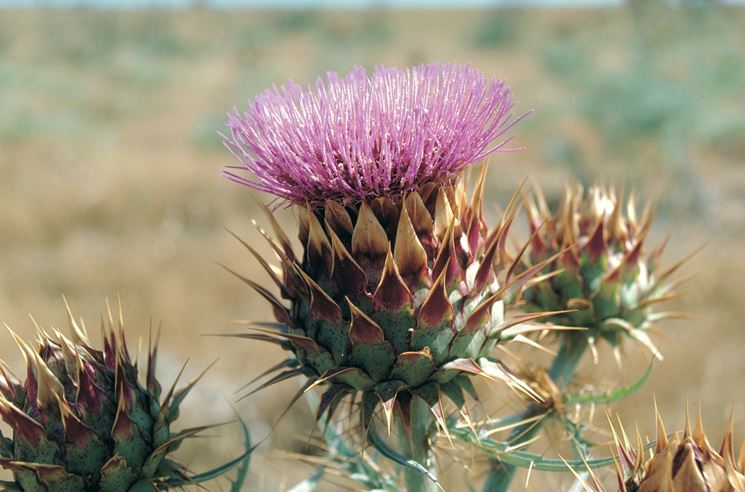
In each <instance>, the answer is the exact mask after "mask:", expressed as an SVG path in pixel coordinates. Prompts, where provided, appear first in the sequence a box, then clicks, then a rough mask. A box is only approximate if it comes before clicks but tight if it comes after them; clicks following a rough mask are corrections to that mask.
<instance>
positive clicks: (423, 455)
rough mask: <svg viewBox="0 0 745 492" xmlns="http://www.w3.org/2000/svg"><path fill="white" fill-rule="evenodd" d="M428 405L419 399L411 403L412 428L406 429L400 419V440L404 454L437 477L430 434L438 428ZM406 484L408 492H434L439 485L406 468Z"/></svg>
mask: <svg viewBox="0 0 745 492" xmlns="http://www.w3.org/2000/svg"><path fill="white" fill-rule="evenodd" d="M432 424H433V418H432V414H431V412H430V410H429V408H427V404H426V403H424V402H423V401H422V400H420V399H419V398H414V399H413V400H412V402H411V428H410V429H405V428H404V424H403V423H402V422H401V420H400V419H399V436H400V437H399V440H400V446H401V450H402V451H403V452H404V454H405V455H406V456H407V457H409V458H411V459H413V460H415V461H416V462H417V463H419V464H421V465H422V466H425V467H427V468H430V472H431V473H432V475H433V476H435V475H436V470H435V465H434V460H433V457H432V453H431V450H430V446H429V440H430V437H431V436H430V433H431V432H432V430H433V429H436V427H435V426H434V425H432ZM404 484H405V486H406V487H405V490H406V491H407V492H434V491H437V485H436V484H435V483H434V482H433V481H432V480H431V479H430V478H429V477H427V476H426V475H424V474H423V473H421V472H419V471H417V470H414V469H412V468H404Z"/></svg>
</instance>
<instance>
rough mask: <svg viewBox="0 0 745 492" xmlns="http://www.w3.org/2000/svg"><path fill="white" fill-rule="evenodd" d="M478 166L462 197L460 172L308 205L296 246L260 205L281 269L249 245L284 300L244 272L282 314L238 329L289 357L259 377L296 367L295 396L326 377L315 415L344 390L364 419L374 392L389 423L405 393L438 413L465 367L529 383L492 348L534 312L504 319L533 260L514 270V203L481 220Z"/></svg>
mask: <svg viewBox="0 0 745 492" xmlns="http://www.w3.org/2000/svg"><path fill="white" fill-rule="evenodd" d="M483 169H484V170H485V167H484V168H483ZM484 176H485V173H482V174H481V176H480V179H479V181H478V182H477V184H476V189H475V191H474V193H473V198H472V200H471V202H470V203H468V200H467V198H466V195H467V193H466V189H465V184H464V180H463V181H460V182H459V184H457V185H451V184H448V185H443V186H437V185H435V184H432V183H430V184H427V185H424V186H422V187H421V189H420V190H418V191H413V192H411V193H408V194H407V195H406V196H405V197H400V198H397V199H395V198H379V199H377V200H373V201H371V202H362V203H360V204H359V205H355V206H346V207H345V206H343V205H341V204H339V203H338V202H335V201H328V202H327V203H326V206H325V207H324V208H321V209H314V208H308V209H305V210H304V213H303V214H302V217H301V221H300V222H301V225H300V234H299V236H300V241H301V242H302V244H303V245H305V248H304V253H303V255H302V257H301V258H298V257H296V256H295V253H294V252H293V250H292V248H291V246H290V244H289V241H288V239H287V237H286V236H285V235H284V233H283V232H282V231H281V230H280V229H279V227H278V226H277V224H276V222H275V221H274V219H273V217H272V215H271V214H268V216H269V218H270V220H271V221H272V223H273V226H274V228H275V235H276V236H277V239H278V241H277V243H274V242H272V244H273V247H274V250H275V252H276V253H277V255H278V256H279V258H280V259H281V272H282V275H277V274H276V273H275V271H274V270H273V269H272V268H271V267H269V266H268V264H267V263H266V261H265V260H264V259H262V258H261V257H260V256H259V255H258V254H257V253H256V252H255V251H254V250H253V249H252V248H251V247H250V246H247V247H248V248H249V249H250V250H251V251H252V253H253V254H254V255H255V256H256V257H257V259H258V261H259V262H261V264H262V265H263V266H264V267H265V268H266V270H267V272H269V274H270V275H271V276H272V278H273V279H274V282H275V283H276V284H277V287H278V288H279V290H280V292H281V293H282V296H283V297H284V298H286V299H288V300H289V301H290V307H289V308H287V307H285V306H284V305H283V304H282V302H280V301H279V300H278V299H276V298H275V297H274V296H273V295H272V294H271V293H270V292H268V291H267V290H266V289H265V288H264V287H262V286H260V285H258V284H256V283H255V282H253V281H252V280H249V279H245V278H244V279H243V280H244V281H245V282H247V283H248V284H250V285H251V286H252V287H253V288H254V289H256V290H257V291H258V292H259V293H260V294H262V295H263V296H264V297H265V298H267V299H268V300H269V301H270V302H271V304H272V306H273V308H274V313H275V316H276V318H277V320H278V321H279V325H278V327H277V328H276V329H269V328H261V327H254V328H253V330H254V333H250V334H246V335H243V336H245V337H246V338H254V339H259V340H263V341H269V342H274V343H277V344H279V345H281V346H282V347H284V348H285V349H287V350H289V351H291V352H292V353H293V354H294V357H293V358H291V359H290V360H288V361H285V362H283V363H282V364H280V365H278V366H277V367H275V368H273V369H271V370H270V371H269V372H272V371H282V372H279V373H278V374H277V375H275V376H274V377H272V378H271V379H270V380H269V381H267V382H266V383H264V384H263V385H261V386H260V387H259V389H260V388H262V387H266V386H268V385H271V384H274V383H276V382H279V381H283V380H285V379H288V378H291V377H294V376H299V375H305V376H307V377H308V382H307V384H306V385H305V387H304V388H303V389H301V391H300V393H298V395H297V396H300V395H301V394H302V391H304V390H305V389H307V388H308V387H310V386H312V385H317V384H320V383H325V384H327V385H328V389H327V390H326V392H325V393H324V395H323V397H322V401H321V404H320V407H319V410H318V414H319V418H320V416H322V415H323V414H324V413H325V412H327V411H328V413H329V414H331V413H333V411H334V409H335V408H336V407H337V405H338V404H339V402H340V401H341V400H342V399H343V397H344V396H345V395H350V394H356V393H357V392H361V393H362V394H363V398H362V405H361V409H362V426H363V428H367V426H368V425H369V424H370V419H371V417H372V414H373V411H374V410H375V408H376V406H377V404H378V402H382V404H383V409H384V414H385V416H386V418H387V420H388V424H389V425H390V419H391V415H392V413H393V410H394V408H395V409H397V410H399V411H400V412H401V413H400V415H402V416H403V418H404V422H405V421H406V419H407V418H408V411H409V404H410V402H411V399H412V398H413V397H418V398H421V399H422V400H424V401H425V402H426V403H427V405H428V406H429V407H430V408H431V410H432V412H433V413H434V415H435V417H436V418H437V419H438V420H439V421H440V423H442V420H441V419H442V417H443V410H442V395H443V394H444V395H446V396H447V397H448V398H449V399H450V400H452V401H453V402H455V404H456V405H457V406H458V407H459V408H461V409H462V408H463V405H464V390H466V391H467V392H469V393H472V391H473V390H472V386H471V383H470V380H469V378H468V376H469V375H472V374H476V375H484V376H487V377H489V378H495V379H499V380H502V381H505V382H507V383H508V384H510V385H513V387H515V388H518V389H522V390H523V391H530V390H529V389H528V388H527V387H525V386H524V385H522V383H521V382H519V381H518V380H517V379H516V378H514V377H513V376H512V375H511V374H510V373H509V372H508V371H506V369H505V368H504V367H503V366H502V365H501V364H500V363H498V362H496V361H494V360H493V359H491V358H490V357H489V354H490V351H491V350H492V348H493V347H494V346H495V344H496V343H497V342H499V341H500V340H504V339H506V338H509V337H510V336H513V335H510V327H511V326H513V325H514V324H516V323H518V322H521V321H523V320H525V319H531V318H535V317H540V316H541V314H537V315H528V316H527V317H517V318H511V319H507V320H505V315H504V306H503V304H504V300H505V298H506V297H508V296H510V295H514V294H515V293H517V292H519V291H520V289H521V288H522V286H524V285H525V283H526V282H528V281H530V279H531V278H532V277H533V275H534V274H535V272H536V271H538V269H539V268H540V267H541V265H538V266H536V267H534V268H533V269H531V270H529V271H527V272H524V273H522V274H520V275H516V274H515V273H516V271H515V268H516V266H517V264H518V262H519V261H520V258H519V257H518V258H509V257H508V254H507V252H506V247H505V244H506V235H507V232H508V230H509V228H510V225H511V224H512V222H513V220H514V217H515V213H516V207H515V206H514V203H512V204H511V206H510V207H508V212H507V214H506V216H505V218H504V219H503V220H502V223H501V224H500V225H499V226H498V227H497V228H495V229H494V230H492V231H489V230H488V229H487V227H486V226H485V223H484V220H483V217H482V210H481V209H482V206H481V204H482V195H483V187H484ZM265 236H266V234H265ZM270 241H271V240H270ZM498 274H499V275H498ZM498 276H499V277H500V278H498ZM239 336H241V335H239ZM283 369H284V370H283Z"/></svg>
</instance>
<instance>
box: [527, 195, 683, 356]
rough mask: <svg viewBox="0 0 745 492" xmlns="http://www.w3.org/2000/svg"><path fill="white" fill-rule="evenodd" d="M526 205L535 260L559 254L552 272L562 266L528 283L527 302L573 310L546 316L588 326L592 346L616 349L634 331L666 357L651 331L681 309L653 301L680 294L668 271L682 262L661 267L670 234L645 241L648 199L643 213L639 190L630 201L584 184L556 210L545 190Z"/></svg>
mask: <svg viewBox="0 0 745 492" xmlns="http://www.w3.org/2000/svg"><path fill="white" fill-rule="evenodd" d="M526 210H527V213H528V218H529V223H530V228H531V232H532V239H531V252H530V256H531V261H533V262H540V261H544V260H546V259H548V258H554V259H553V260H552V261H551V264H550V266H549V267H548V268H547V269H546V272H554V273H556V274H555V275H553V276H552V277H551V278H549V279H548V280H547V281H545V282H539V283H537V284H536V285H535V286H533V287H531V288H530V289H527V290H526V292H525V296H524V297H525V300H526V301H527V303H528V307H529V308H530V309H535V310H540V311H544V310H545V311H556V310H573V312H570V313H565V314H561V315H558V316H555V317H552V318H547V321H549V322H551V323H555V324H558V325H564V326H573V327H579V328H585V329H586V330H587V331H584V332H582V333H584V334H586V336H587V338H588V341H589V342H590V346H591V348H592V349H593V352H594V349H595V341H597V340H601V339H602V340H606V341H607V342H609V343H610V344H611V346H612V347H614V348H616V349H617V348H618V347H619V345H620V344H621V343H622V342H623V340H624V338H625V337H630V338H632V339H634V340H637V341H638V342H640V343H642V344H643V345H644V346H645V347H646V348H648V349H649V350H650V351H651V352H652V353H653V354H654V355H655V356H657V357H658V358H661V355H660V353H659V351H658V350H657V348H656V347H655V345H654V344H653V342H652V341H651V339H650V337H649V332H650V329H651V328H652V327H653V325H654V322H655V321H657V320H660V319H662V318H664V317H670V316H674V315H676V313H656V312H654V307H655V305H656V304H658V303H660V302H663V301H666V300H669V299H671V298H673V297H675V294H674V293H673V292H672V289H673V287H674V285H673V284H672V283H671V282H670V281H669V277H670V275H671V274H672V273H673V272H674V271H675V270H676V269H677V268H678V266H680V263H679V264H677V265H675V266H673V267H672V268H669V269H667V270H663V269H661V268H659V266H660V265H659V262H660V256H661V254H662V251H663V249H664V247H665V242H666V241H663V243H662V244H660V245H659V246H657V247H656V248H654V249H651V250H650V249H648V248H647V244H646V241H647V235H648V233H649V230H650V227H651V225H652V221H653V219H654V212H653V208H652V207H651V206H649V205H648V206H647V207H646V208H645V210H644V211H643V213H642V214H641V216H640V217H639V216H638V215H637V210H636V205H635V200H634V198H633V197H630V198H629V199H628V200H627V201H624V196H623V193H622V192H621V193H620V194H617V193H616V192H615V191H614V190H612V189H606V188H603V187H599V186H593V187H591V188H590V189H589V190H585V189H584V188H583V187H582V186H579V185H578V186H575V187H572V186H570V187H567V189H566V192H565V194H564V197H563V200H562V201H561V205H560V207H559V208H558V210H556V211H551V210H550V209H549V207H548V205H547V203H546V200H545V198H544V197H543V195H542V193H541V192H540V191H537V192H536V193H535V195H534V196H532V197H528V198H526ZM560 333H565V334H567V333H569V332H560ZM570 336H574V335H570ZM615 353H616V355H617V356H618V351H617V350H616V352H615ZM595 355H596V354H595Z"/></svg>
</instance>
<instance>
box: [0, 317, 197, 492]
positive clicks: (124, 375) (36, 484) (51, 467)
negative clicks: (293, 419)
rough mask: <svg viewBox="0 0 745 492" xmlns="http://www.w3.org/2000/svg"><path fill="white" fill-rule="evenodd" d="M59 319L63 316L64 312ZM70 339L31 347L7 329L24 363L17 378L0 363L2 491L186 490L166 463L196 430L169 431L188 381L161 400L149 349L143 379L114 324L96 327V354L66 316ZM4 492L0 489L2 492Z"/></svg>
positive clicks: (55, 334) (59, 337)
mask: <svg viewBox="0 0 745 492" xmlns="http://www.w3.org/2000/svg"><path fill="white" fill-rule="evenodd" d="M68 314H69V311H68ZM69 321H70V327H71V335H72V336H71V338H68V337H66V336H65V335H63V334H62V333H60V332H59V331H57V330H52V331H51V333H50V332H47V331H44V330H41V329H40V330H39V331H38V340H37V346H36V347H32V346H31V345H30V344H28V343H27V342H25V341H24V340H23V339H21V338H20V337H18V336H17V335H16V334H15V333H13V332H11V333H12V335H13V337H14V338H15V340H16V343H17V344H18V346H19V347H20V348H21V351H22V353H23V356H24V358H25V360H26V363H27V369H26V379H25V381H21V380H20V379H19V378H17V377H16V376H14V375H13V373H12V372H11V371H10V369H9V368H8V367H7V366H6V365H5V364H4V363H2V362H1V361H0V417H2V419H3V420H4V421H5V422H6V423H7V424H8V425H9V426H10V427H11V429H12V431H13V435H12V438H6V437H3V436H2V435H0V466H2V467H3V468H6V469H8V470H10V471H12V472H13V483H12V485H11V484H8V483H3V485H5V486H6V487H8V489H7V490H21V491H24V492H49V491H55V492H86V491H102V492H148V491H152V492H155V491H156V490H166V489H173V488H181V487H182V486H184V485H185V484H187V483H192V480H191V478H190V475H189V473H187V470H186V469H185V468H183V467H182V466H180V465H179V464H178V463H176V462H174V461H172V460H171V459H170V458H169V456H168V455H169V454H170V453H171V452H172V451H174V450H175V449H176V448H178V447H179V445H180V444H181V442H182V441H183V440H184V439H186V438H189V437H193V436H194V435H195V434H197V433H198V432H199V431H200V430H204V429H206V428H208V427H204V428H195V429H188V430H185V431H181V432H173V431H172V430H171V426H172V424H173V423H174V421H175V420H176V419H177V418H178V415H179V406H180V405H181V402H182V401H183V400H184V398H185V397H186V396H187V394H188V393H189V391H190V390H191V389H192V387H193V386H194V384H195V383H196V380H194V381H192V382H191V383H189V384H188V385H186V386H185V387H184V388H182V389H180V390H177V391H176V390H175V388H173V387H172V388H170V389H169V390H168V391H167V392H166V394H165V395H164V396H163V395H161V386H160V383H158V381H157V379H156V378H155V365H156V359H157V347H156V346H155V345H153V346H151V347H150V350H149V353H148V359H147V362H148V364H147V370H146V374H145V376H144V382H143V383H141V382H140V381H139V379H138V377H139V376H140V374H139V369H138V367H137V364H136V362H133V361H132V359H131V357H130V353H129V350H128V349H127V344H126V342H125V340H124V333H123V326H122V323H121V316H120V318H119V322H118V323H116V324H117V325H118V326H117V328H114V325H115V323H114V322H113V321H111V318H109V321H110V324H108V325H106V326H103V325H104V321H103V320H102V322H101V323H102V331H103V332H104V333H105V338H104V348H103V350H99V349H97V348H95V347H94V346H93V345H92V344H91V342H90V341H89V339H88V337H87V334H86V331H85V327H84V325H83V324H82V322H78V321H76V320H75V319H74V318H73V316H72V314H70V315H69ZM4 490H5V489H4Z"/></svg>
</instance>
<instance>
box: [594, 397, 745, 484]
mask: <svg viewBox="0 0 745 492" xmlns="http://www.w3.org/2000/svg"><path fill="white" fill-rule="evenodd" d="M689 422H690V421H689V419H688V416H687V415H686V429H685V433H684V434H683V436H682V438H681V436H680V435H679V434H678V433H677V432H676V433H675V434H673V436H672V437H669V436H668V435H667V433H666V432H665V426H664V424H663V422H662V418H661V417H660V414H659V413H657V441H656V443H655V447H654V450H653V451H652V450H650V451H649V452H647V451H646V450H645V446H644V445H643V443H642V438H641V436H640V435H639V434H638V432H637V438H636V441H637V442H636V445H635V446H634V445H632V444H631V443H630V442H629V439H628V437H627V436H626V433H625V432H624V431H623V429H621V431H622V432H621V436H622V437H621V436H619V435H618V433H617V432H616V430H615V429H613V434H614V437H615V448H616V450H617V451H618V454H619V458H620V463H619V462H616V473H617V477H618V488H619V491H620V492H741V491H743V490H745V441H744V442H743V447H742V448H741V451H740V456H739V458H737V459H736V458H735V451H734V448H733V439H734V420H730V425H729V428H728V429H727V431H726V433H725V436H724V440H723V441H722V445H721V447H720V449H719V451H717V450H715V449H714V448H712V446H711V444H709V440H708V439H707V438H706V434H705V432H704V426H703V421H702V418H701V413H700V412H699V414H698V418H697V420H696V427H695V429H693V431H691V427H690V423H689ZM591 476H592V478H593V479H594V482H595V489H596V490H598V491H604V490H605V488H603V487H602V486H601V485H600V484H599V482H598V481H597V478H596V477H595V476H594V474H592V473H591Z"/></svg>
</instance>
